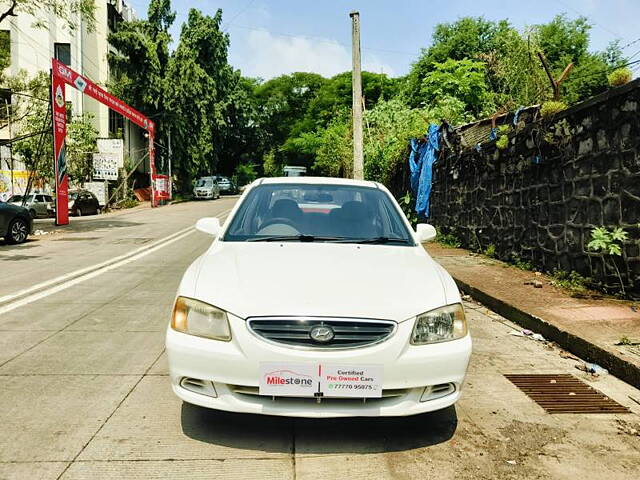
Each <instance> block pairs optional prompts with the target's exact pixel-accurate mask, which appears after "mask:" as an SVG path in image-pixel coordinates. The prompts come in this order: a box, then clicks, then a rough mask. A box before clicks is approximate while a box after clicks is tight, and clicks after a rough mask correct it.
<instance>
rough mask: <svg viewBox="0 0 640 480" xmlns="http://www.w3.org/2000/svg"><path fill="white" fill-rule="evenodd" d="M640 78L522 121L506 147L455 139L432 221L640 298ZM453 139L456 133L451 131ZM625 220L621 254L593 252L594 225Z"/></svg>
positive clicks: (467, 238) (444, 159)
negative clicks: (457, 143) (548, 114)
mask: <svg viewBox="0 0 640 480" xmlns="http://www.w3.org/2000/svg"><path fill="white" fill-rule="evenodd" d="M639 104H640V81H634V82H632V83H630V84H628V85H625V86H623V87H619V88H616V89H612V90H610V91H608V92H606V93H604V94H602V95H599V96H597V97H594V98H592V99H590V100H588V101H587V102H584V103H582V104H580V105H576V106H574V107H572V108H571V109H569V110H566V111H564V112H562V113H560V114H557V115H556V116H555V117H554V118H553V119H552V120H548V121H545V120H538V121H535V122H530V123H528V124H526V125H524V124H522V123H521V124H520V127H519V128H517V129H512V130H511V131H510V132H509V134H508V135H509V143H508V147H507V148H506V149H503V150H500V149H498V148H497V147H496V145H495V143H496V142H495V141H492V142H487V143H485V144H483V145H482V146H481V148H480V151H477V150H476V149H469V148H466V149H464V148H462V147H460V146H458V148H456V146H455V144H454V145H453V146H452V148H448V149H445V150H444V151H443V153H442V155H441V158H440V159H439V160H438V162H437V163H436V164H435V165H434V181H433V187H432V196H431V219H430V222H431V223H433V224H434V225H435V226H436V227H439V228H441V229H442V230H444V231H445V232H446V231H452V232H453V233H454V234H455V235H456V236H457V237H458V238H460V239H461V241H462V242H463V244H464V246H465V247H467V248H472V249H475V250H484V249H486V248H487V246H488V245H490V244H493V245H494V246H495V249H496V254H497V255H498V257H500V258H503V259H507V260H508V259H515V258H519V259H521V260H524V261H529V262H531V263H533V264H534V265H535V266H536V267H538V268H541V269H543V270H544V271H548V272H551V271H553V270H554V269H561V270H564V271H572V270H574V271H577V272H578V273H580V274H581V275H583V276H586V277H590V278H592V279H593V281H594V282H596V283H598V284H599V285H600V286H601V287H602V288H604V289H610V290H615V289H617V288H618V289H619V281H618V276H617V274H616V271H615V268H614V264H613V263H612V262H613V261H616V266H617V267H618V268H619V270H620V273H621V275H622V278H623V281H624V283H625V286H626V288H627V290H628V291H629V293H630V294H631V296H632V297H640V248H639V247H640V240H639V239H640V230H639V223H640V116H639V114H640V107H639ZM454 139H455V135H454ZM600 226H606V227H618V226H621V227H624V228H625V229H626V231H627V232H628V233H629V236H630V239H629V241H627V242H625V245H624V248H623V255H622V257H617V258H615V260H614V259H612V257H605V256H603V255H602V254H599V253H593V252H591V251H589V250H588V249H587V247H586V244H587V243H588V242H589V240H590V236H591V230H592V229H593V228H594V227H600Z"/></svg>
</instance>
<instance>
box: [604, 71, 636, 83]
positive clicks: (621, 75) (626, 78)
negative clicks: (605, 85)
mask: <svg viewBox="0 0 640 480" xmlns="http://www.w3.org/2000/svg"><path fill="white" fill-rule="evenodd" d="M632 78H633V72H632V71H631V70H629V69H628V68H618V69H617V70H614V71H613V72H611V73H610V74H609V75H607V80H609V85H611V86H612V87H619V86H620V85H625V84H627V83H629V82H630V81H631V79H632Z"/></svg>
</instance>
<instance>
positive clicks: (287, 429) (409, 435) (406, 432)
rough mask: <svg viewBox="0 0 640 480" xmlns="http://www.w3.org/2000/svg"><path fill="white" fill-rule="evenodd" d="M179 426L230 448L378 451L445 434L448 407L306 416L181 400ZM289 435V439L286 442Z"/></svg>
mask: <svg viewBox="0 0 640 480" xmlns="http://www.w3.org/2000/svg"><path fill="white" fill-rule="evenodd" d="M181 420H182V431H183V432H184V434H185V435H187V436H188V437H189V438H191V439H193V440H198V441H201V442H206V443H211V444H215V445H221V446H226V447H232V448H240V449H245V450H246V449H249V450H260V451H268V452H280V453H290V452H291V451H292V444H295V452H296V453H298V454H304V453H308V454H330V453H331V454H341V453H345V454H348V453H384V452H397V451H404V450H411V449H414V448H420V447H428V446H431V445H437V444H439V443H443V442H446V441H447V440H449V439H451V438H452V437H453V435H454V433H455V431H456V428H457V426H458V416H457V414H456V409H455V407H454V406H451V407H449V408H446V409H444V410H440V411H438V412H430V413H425V414H422V415H416V416H411V417H383V418H376V417H361V418H328V419H306V418H287V417H275V416H266V415H250V414H237V413H229V412H222V411H218V410H210V409H207V408H202V407H198V406H195V405H191V404H188V403H183V404H182V418H181ZM292 438H293V441H292Z"/></svg>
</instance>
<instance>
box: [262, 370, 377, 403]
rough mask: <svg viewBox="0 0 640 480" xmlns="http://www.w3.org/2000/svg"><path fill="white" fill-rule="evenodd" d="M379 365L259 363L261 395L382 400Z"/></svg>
mask: <svg viewBox="0 0 640 480" xmlns="http://www.w3.org/2000/svg"><path fill="white" fill-rule="evenodd" d="M382 371H383V368H382V365H355V366H354V365H325V364H316V363H279V362H262V363H260V389H259V391H260V395H274V396H284V397H287V396H288V397H334V398H335V397H357V398H379V397H381V396H382Z"/></svg>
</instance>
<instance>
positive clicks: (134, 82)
mask: <svg viewBox="0 0 640 480" xmlns="http://www.w3.org/2000/svg"><path fill="white" fill-rule="evenodd" d="M170 9H171V6H170V1H169V0H151V3H150V4H149V19H148V20H136V21H132V22H121V23H119V24H118V29H117V30H116V31H115V32H113V33H110V34H109V43H110V44H111V45H112V46H113V47H114V48H113V49H111V50H110V51H109V54H108V60H109V66H110V68H111V70H112V72H113V77H114V80H113V81H112V82H110V84H109V90H110V91H111V93H113V94H114V95H115V96H117V97H119V98H122V99H123V100H124V101H126V102H127V103H129V104H130V105H131V106H133V107H135V108H137V109H139V110H140V111H142V112H143V113H145V114H146V115H147V116H151V117H154V119H157V117H158V115H159V114H163V113H164V105H163V100H164V91H165V77H166V70H167V64H168V62H169V43H170V42H171V36H170V35H169V33H168V32H169V28H170V27H171V25H172V23H173V21H174V19H175V13H172V12H171V10H170Z"/></svg>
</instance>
